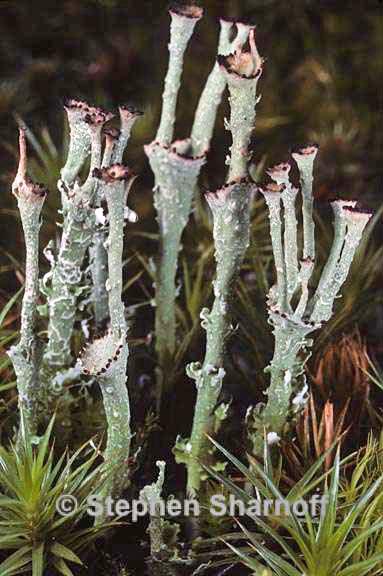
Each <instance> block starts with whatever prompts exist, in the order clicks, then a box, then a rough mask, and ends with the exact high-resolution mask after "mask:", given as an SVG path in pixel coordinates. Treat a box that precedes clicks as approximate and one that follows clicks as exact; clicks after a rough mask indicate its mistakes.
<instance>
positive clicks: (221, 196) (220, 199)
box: [204, 178, 257, 208]
mask: <svg viewBox="0 0 383 576" xmlns="http://www.w3.org/2000/svg"><path fill="white" fill-rule="evenodd" d="M242 185H247V186H249V193H250V192H251V190H252V189H253V188H257V186H256V184H255V183H253V182H252V181H251V180H249V179H248V178H241V179H239V180H235V181H232V182H227V183H226V184H224V186H222V187H221V188H219V189H218V190H215V191H214V192H211V191H206V192H205V193H204V196H205V198H206V201H207V203H208V204H209V206H210V207H211V208H215V207H219V206H224V204H225V203H226V202H227V200H228V198H229V196H230V194H231V192H232V190H233V188H235V187H236V186H242Z"/></svg>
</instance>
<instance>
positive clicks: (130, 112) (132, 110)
mask: <svg viewBox="0 0 383 576" xmlns="http://www.w3.org/2000/svg"><path fill="white" fill-rule="evenodd" d="M118 110H119V112H120V117H121V121H125V120H131V119H132V118H138V117H139V116H143V115H144V113H143V111H142V110H140V109H139V108H136V107H135V106H132V105H131V104H122V105H121V106H119V107H118Z"/></svg>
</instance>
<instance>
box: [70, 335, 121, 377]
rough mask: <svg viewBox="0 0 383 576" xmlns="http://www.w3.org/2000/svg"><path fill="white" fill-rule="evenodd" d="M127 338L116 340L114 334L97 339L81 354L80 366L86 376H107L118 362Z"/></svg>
mask: <svg viewBox="0 0 383 576" xmlns="http://www.w3.org/2000/svg"><path fill="white" fill-rule="evenodd" d="M124 342H125V337H121V338H116V337H115V336H114V335H113V334H112V332H110V331H109V332H107V333H106V334H105V335H104V336H101V337H100V338H96V339H95V340H93V342H91V343H90V344H89V345H88V346H87V347H86V348H85V349H84V350H83V351H82V352H81V354H80V357H79V365H80V368H81V370H82V372H83V373H84V374H89V375H91V376H96V377H97V376H102V375H105V374H106V373H107V372H108V370H109V369H110V368H111V367H112V366H113V364H114V363H115V362H116V361H117V360H118V357H119V356H120V353H121V350H122V348H123V346H124Z"/></svg>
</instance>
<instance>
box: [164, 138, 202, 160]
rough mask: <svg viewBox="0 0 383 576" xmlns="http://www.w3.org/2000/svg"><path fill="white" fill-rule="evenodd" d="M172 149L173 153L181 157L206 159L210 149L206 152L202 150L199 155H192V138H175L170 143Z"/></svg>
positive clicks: (185, 158)
mask: <svg viewBox="0 0 383 576" xmlns="http://www.w3.org/2000/svg"><path fill="white" fill-rule="evenodd" d="M170 150H171V152H173V154H176V155H177V156H178V157H179V158H183V159H184V160H187V161H188V160H191V161H194V160H204V159H205V158H206V156H207V153H208V150H207V151H206V152H202V154H200V155H199V156H193V155H192V146H191V139H190V138H184V139H183V140H175V141H174V142H173V143H172V144H171V145H170Z"/></svg>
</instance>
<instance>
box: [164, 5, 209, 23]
mask: <svg viewBox="0 0 383 576" xmlns="http://www.w3.org/2000/svg"><path fill="white" fill-rule="evenodd" d="M169 12H170V14H172V15H175V16H182V17H184V18H190V19H191V20H199V19H200V18H202V16H203V8H201V6H196V5H195V4H182V3H181V2H173V3H172V4H171V5H170V6H169Z"/></svg>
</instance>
